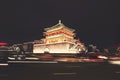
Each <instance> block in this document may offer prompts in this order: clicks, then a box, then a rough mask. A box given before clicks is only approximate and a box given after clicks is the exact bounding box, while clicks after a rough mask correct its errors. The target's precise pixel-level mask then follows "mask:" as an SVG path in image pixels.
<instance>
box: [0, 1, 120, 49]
mask: <svg viewBox="0 0 120 80" xmlns="http://www.w3.org/2000/svg"><path fill="white" fill-rule="evenodd" d="M118 1H119V0H2V1H0V41H6V42H8V43H9V44H13V43H23V42H29V41H34V40H38V39H41V38H44V36H43V31H44V28H46V27H51V26H54V25H55V24H57V23H58V20H62V22H63V23H64V25H66V26H68V27H70V28H73V29H75V30H76V31H75V33H76V34H77V35H76V37H75V38H80V40H81V42H83V43H85V44H94V45H97V46H98V47H109V46H113V45H117V44H120V5H119V2H118Z"/></svg>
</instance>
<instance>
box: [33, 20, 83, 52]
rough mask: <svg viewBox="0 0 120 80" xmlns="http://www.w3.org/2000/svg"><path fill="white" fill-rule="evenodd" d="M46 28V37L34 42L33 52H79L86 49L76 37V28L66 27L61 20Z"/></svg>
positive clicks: (44, 33)
mask: <svg viewBox="0 0 120 80" xmlns="http://www.w3.org/2000/svg"><path fill="white" fill-rule="evenodd" d="M44 30H45V32H43V35H44V36H45V38H44V39H41V40H38V41H35V42H34V46H33V53H45V52H49V53H78V52H79V51H81V50H84V45H83V44H82V43H80V42H78V40H76V39H74V37H75V33H74V31H75V30H74V29H71V28H69V27H66V26H65V25H64V24H63V23H61V21H59V23H58V24H56V25H55V26H52V27H49V28H45V29H44Z"/></svg>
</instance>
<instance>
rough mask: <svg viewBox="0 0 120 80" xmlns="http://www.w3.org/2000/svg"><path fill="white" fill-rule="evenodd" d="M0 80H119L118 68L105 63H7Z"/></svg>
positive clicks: (119, 68)
mask: <svg viewBox="0 0 120 80" xmlns="http://www.w3.org/2000/svg"><path fill="white" fill-rule="evenodd" d="M0 80H120V66H117V65H111V64H109V63H107V62H54V61H36V62H33V61H31V62H29V61H28V62H25V61H22V62H20V61H19V62H17V61H16V62H15V61H14V62H9V63H8V65H6V66H1V67H0Z"/></svg>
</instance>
